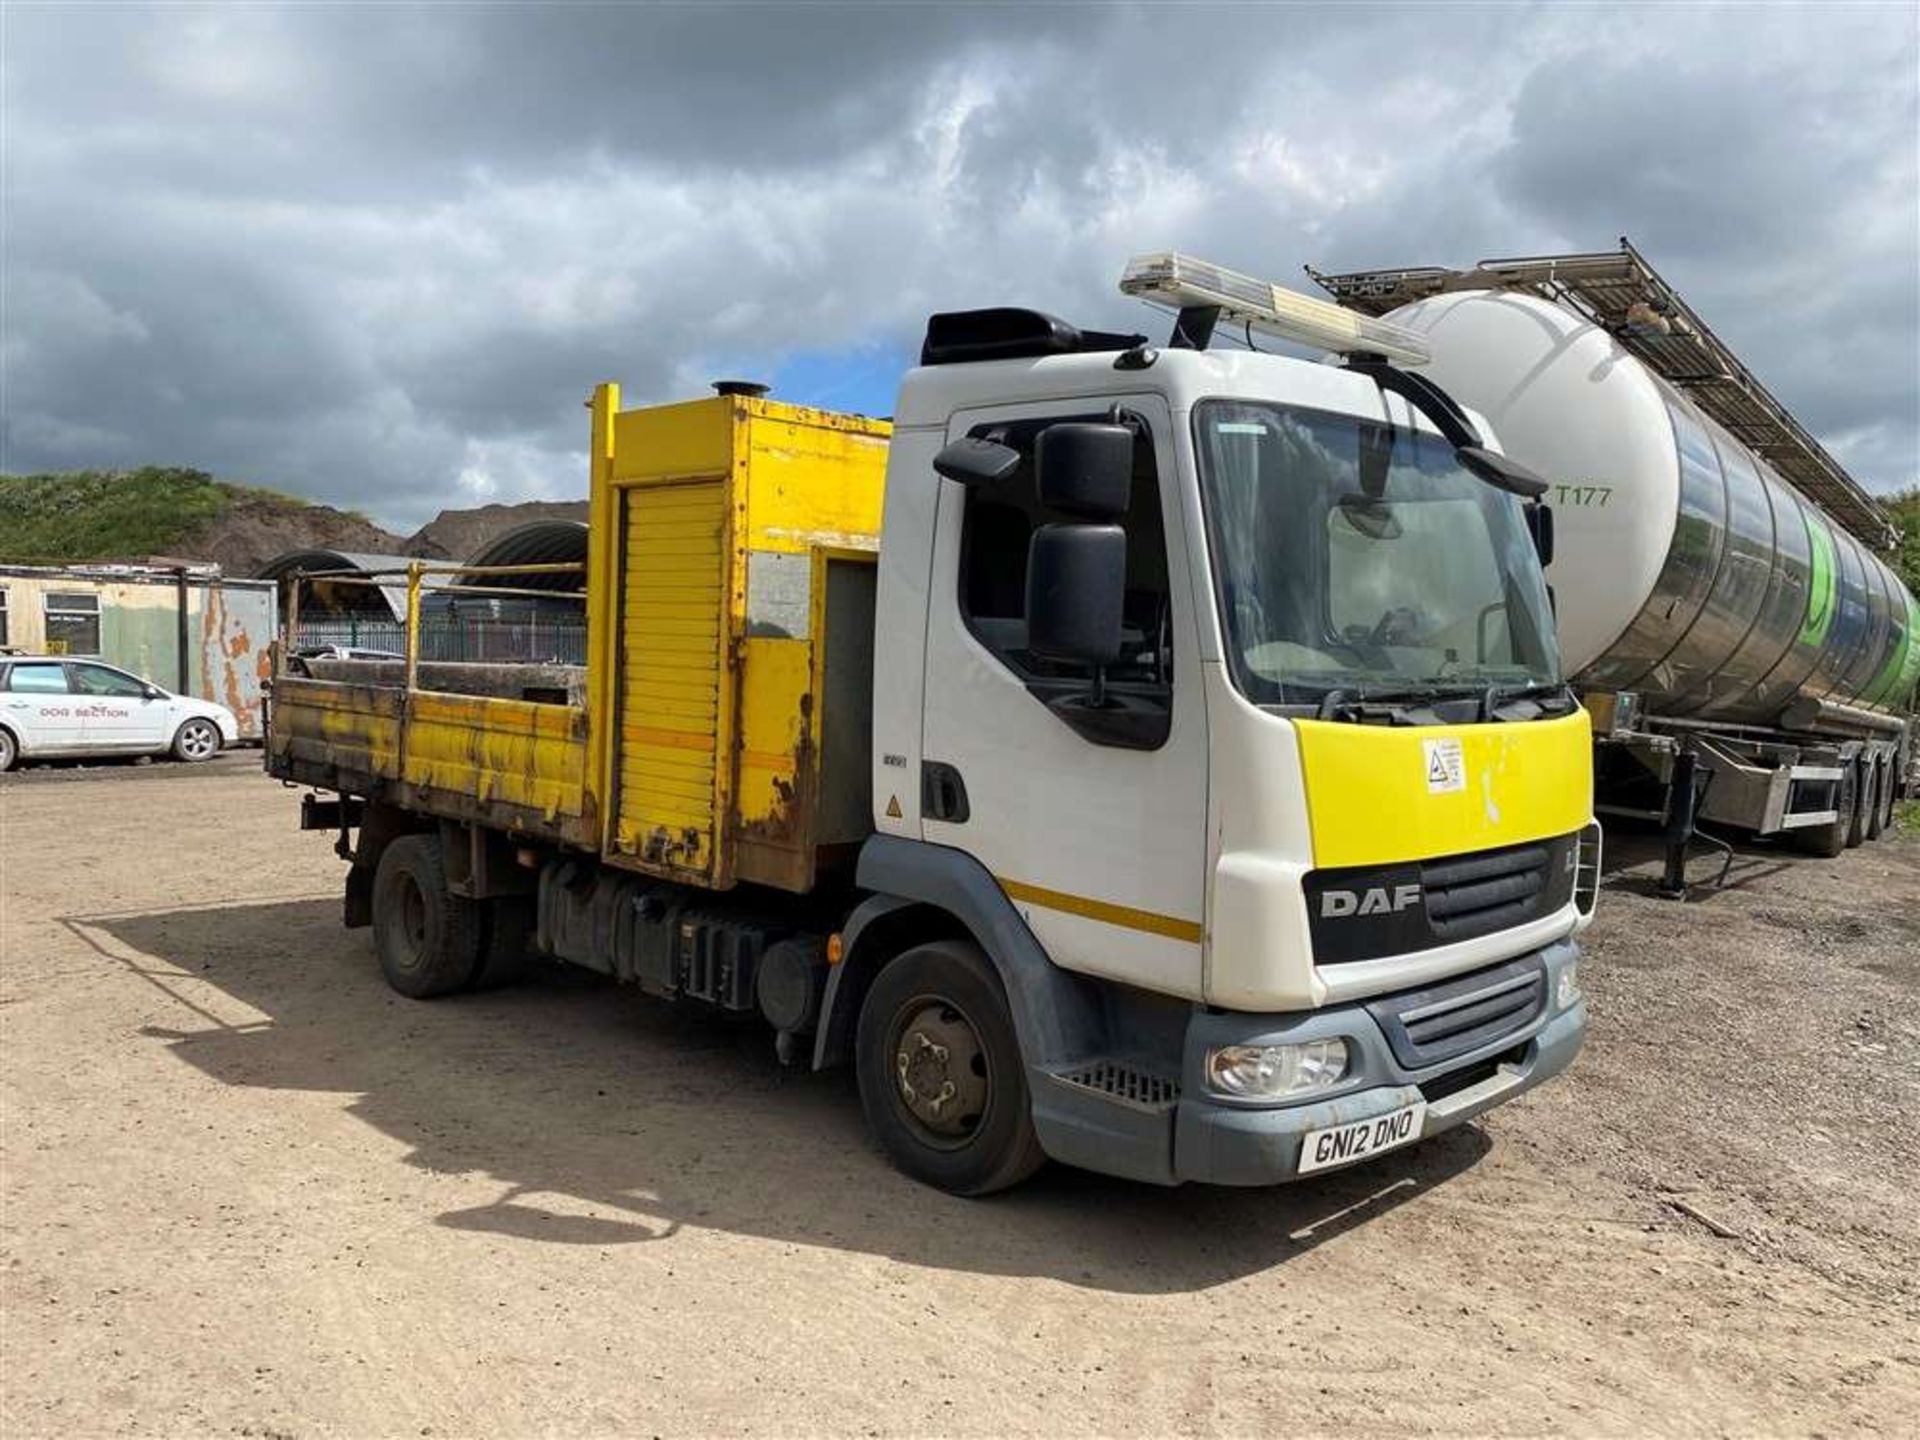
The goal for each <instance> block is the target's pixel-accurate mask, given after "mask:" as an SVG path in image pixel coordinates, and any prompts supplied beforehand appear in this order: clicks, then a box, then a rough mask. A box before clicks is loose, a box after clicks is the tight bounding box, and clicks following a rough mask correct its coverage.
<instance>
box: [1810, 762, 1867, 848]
mask: <svg viewBox="0 0 1920 1440" xmlns="http://www.w3.org/2000/svg"><path fill="white" fill-rule="evenodd" d="M1859 788H1860V787H1859V781H1858V771H1857V769H1856V767H1854V766H1852V765H1847V766H1843V767H1842V768H1841V772H1840V783H1839V784H1838V785H1836V786H1835V787H1834V797H1833V808H1834V810H1835V811H1836V812H1838V813H1837V815H1836V818H1835V819H1834V820H1833V822H1832V823H1831V824H1828V825H1822V826H1820V827H1818V828H1817V829H1809V830H1802V831H1800V832H1799V844H1800V846H1801V847H1802V848H1803V849H1805V850H1806V851H1807V852H1808V853H1809V854H1813V855H1818V856H1819V857H1820V858H1821V859H1823V860H1832V859H1834V858H1835V857H1836V856H1838V855H1839V854H1840V853H1841V852H1842V851H1844V850H1845V849H1846V848H1847V834H1848V832H1849V831H1850V830H1851V829H1852V828H1853V815H1854V811H1855V810H1856V809H1857V808H1858V802H1857V801H1856V799H1855V796H1856V794H1857V792H1858V790H1859Z"/></svg>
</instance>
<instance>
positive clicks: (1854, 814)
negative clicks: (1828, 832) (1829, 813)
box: [1845, 760, 1873, 850]
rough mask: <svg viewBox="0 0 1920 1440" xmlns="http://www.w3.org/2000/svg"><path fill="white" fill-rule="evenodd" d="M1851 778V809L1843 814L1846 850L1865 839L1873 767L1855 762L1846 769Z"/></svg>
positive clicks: (1861, 761) (1858, 761)
mask: <svg viewBox="0 0 1920 1440" xmlns="http://www.w3.org/2000/svg"><path fill="white" fill-rule="evenodd" d="M1847 771H1848V773H1849V774H1850V775H1852V776H1853V807H1852V809H1851V810H1850V811H1848V812H1845V813H1846V814H1847V815H1848V817H1849V818H1848V820H1847V848H1848V849H1849V850H1851V849H1853V847H1854V846H1856V845H1858V844H1859V843H1860V842H1861V841H1862V840H1865V839H1866V838H1867V807H1868V805H1870V804H1871V803H1872V792H1873V774H1872V772H1873V767H1872V766H1871V765H1868V764H1867V763H1866V762H1865V761H1863V760H1855V761H1854V762H1853V764H1851V765H1849V766H1848V767H1847Z"/></svg>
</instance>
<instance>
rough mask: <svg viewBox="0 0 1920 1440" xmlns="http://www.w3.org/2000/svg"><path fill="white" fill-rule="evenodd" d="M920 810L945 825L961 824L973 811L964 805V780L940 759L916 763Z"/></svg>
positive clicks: (965, 800)
mask: <svg viewBox="0 0 1920 1440" xmlns="http://www.w3.org/2000/svg"><path fill="white" fill-rule="evenodd" d="M920 813H921V814H922V815H924V816H925V817H926V818H927V819H929V820H941V821H945V822H946V823H947V824H949V825H964V824H966V823H967V819H968V817H969V816H970V815H971V814H972V813H973V812H972V809H971V807H969V806H968V804H967V782H966V781H964V780H962V779H961V778H960V772H959V771H958V770H956V769H954V768H953V766H951V765H949V764H947V763H946V762H945V761H944V760H923V761H921V762H920Z"/></svg>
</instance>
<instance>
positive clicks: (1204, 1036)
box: [1173, 940, 1587, 1185]
mask: <svg viewBox="0 0 1920 1440" xmlns="http://www.w3.org/2000/svg"><path fill="white" fill-rule="evenodd" d="M1535 954H1536V955H1537V956H1538V958H1539V960H1540V961H1541V962H1542V963H1543V964H1544V965H1545V967H1546V972H1547V978H1546V997H1547V998H1546V1004H1545V1005H1544V1007H1543V1008H1542V1010H1541V1013H1540V1014H1539V1015H1538V1016H1537V1017H1535V1019H1534V1020H1533V1021H1532V1022H1531V1023H1530V1024H1528V1025H1527V1026H1524V1027H1522V1028H1520V1029H1518V1030H1515V1031H1512V1032H1510V1033H1508V1034H1505V1035H1501V1036H1499V1037H1498V1038H1497V1039H1494V1040H1492V1041H1491V1042H1489V1043H1487V1044H1485V1045H1481V1046H1478V1047H1476V1048H1474V1049H1471V1050H1468V1051H1466V1052H1465V1053H1463V1054H1459V1055H1456V1056H1452V1057H1449V1058H1448V1059H1446V1060H1444V1061H1442V1062H1440V1063H1438V1064H1435V1065H1431V1066H1426V1067H1420V1068H1408V1067H1407V1066H1406V1065H1405V1064H1403V1063H1402V1061H1401V1059H1400V1058H1398V1057H1397V1056H1396V1054H1395V1049H1394V1046H1393V1044H1392V1043H1391V1042H1390V1041H1389V1039H1388V1037H1387V1035H1386V1034H1385V1033H1384V1032H1383V1030H1382V1028H1381V1025H1380V1023H1379V1022H1378V1021H1377V1020H1376V1018H1375V1015H1374V1013H1373V1012H1372V1011H1371V1010H1370V1009H1369V1008H1368V1007H1367V1006H1366V1005H1360V1004H1356V1005H1342V1006H1338V1007H1335V1008H1332V1009H1328V1010H1320V1011H1313V1012H1310V1013H1308V1014H1305V1015H1301V1016H1290V1017H1279V1016H1262V1015H1241V1014H1233V1013H1214V1014H1197V1015H1195V1016H1194V1018H1193V1020H1192V1021H1191V1022H1190V1023H1189V1025H1188V1027H1187V1044H1186V1063H1185V1066H1184V1069H1185V1080H1186V1083H1185V1084H1183V1086H1182V1087H1181V1088H1182V1097H1183V1098H1182V1099H1181V1101H1180V1103H1179V1105H1178V1107H1177V1109H1176V1113H1175V1116H1174V1145H1173V1171H1174V1178H1175V1179H1176V1180H1200V1181H1205V1182H1207V1183H1208V1184H1213V1185H1271V1184H1275V1183H1276V1182H1279V1181H1283V1180H1292V1179H1294V1178H1295V1177H1296V1176H1297V1175H1298V1174H1299V1168H1300V1143H1301V1137H1303V1136H1304V1135H1306V1134H1307V1133H1308V1132H1309V1131H1313V1130H1324V1129H1328V1128H1330V1127H1332V1126H1336V1125H1346V1124H1350V1123H1352V1122H1354V1121H1357V1120H1370V1119H1373V1118H1374V1117H1376V1116H1380V1115H1385V1114H1387V1113H1388V1112H1390V1111H1393V1110H1398V1109H1400V1108H1402V1107H1403V1106H1406V1105H1411V1104H1413V1103H1414V1102H1415V1101H1417V1100H1422V1099H1425V1100H1426V1101H1427V1110H1426V1119H1425V1122H1424V1126H1423V1128H1422V1130H1421V1135H1422V1137H1423V1138H1424V1137H1425V1136H1429V1135H1436V1134H1438V1133H1439V1132H1440V1131H1442V1130H1447V1129H1450V1128H1452V1127H1453V1126H1455V1125H1459V1124H1461V1123H1463V1122H1464V1121H1467V1120H1470V1119H1472V1118H1473V1117H1474V1116H1475V1115H1478V1114H1480V1113H1481V1112H1482V1111H1485V1110H1490V1109H1492V1108H1493V1107H1494V1106H1495V1105H1499V1104H1502V1103H1503V1102H1505V1101H1507V1100H1511V1099H1512V1098H1513V1097H1514V1096H1516V1095H1519V1094H1521V1093H1522V1092H1523V1091H1526V1090H1530V1089H1532V1088H1533V1087H1534V1086H1535V1085H1538V1084H1539V1083H1540V1082H1541V1081H1543V1080H1547V1079H1550V1078H1552V1077H1553V1076H1555V1075H1558V1074H1559V1073H1560V1072H1561V1071H1562V1070H1564V1069H1566V1068H1567V1065H1568V1064H1569V1063H1570V1062H1571V1061H1572V1059H1573V1057H1574V1056H1575V1055H1576V1054H1577V1053H1578V1052H1579V1049H1580V1045H1581V1042H1582V1041H1583V1040H1584V1039H1585V1038H1586V1033H1587V1010H1586V1004H1585V1002H1584V1001H1583V1000H1579V999H1576V1000H1574V1002H1573V1003H1572V1004H1571V1005H1570V1006H1567V1007H1566V1008H1564V1009H1562V1008H1560V1007H1559V1006H1558V1005H1557V1004H1556V1002H1555V996H1556V994H1557V992H1558V988H1559V981H1560V976H1561V975H1562V974H1563V973H1564V972H1565V970H1566V968H1567V966H1568V965H1570V964H1572V963H1573V962H1574V961H1575V960H1576V959H1577V958H1578V955H1579V949H1578V947H1577V946H1575V945H1574V944H1573V943H1572V942H1571V941H1565V940H1563V941H1559V942H1556V943H1555V944H1552V945H1549V946H1546V947H1545V948H1544V949H1542V950H1539V951H1537V952H1535ZM1332 1035H1339V1036H1343V1037H1345V1039H1346V1041H1347V1043H1348V1045H1349V1046H1350V1047H1351V1053H1352V1057H1353V1059H1352V1064H1351V1068H1350V1070H1349V1072H1348V1076H1347V1079H1346V1080H1345V1081H1344V1082H1343V1083H1342V1085H1341V1087H1340V1088H1339V1089H1338V1090H1337V1091H1335V1092H1333V1093H1331V1094H1329V1095H1328V1096H1326V1097H1325V1098H1317V1097H1316V1098H1309V1099H1307V1100H1305V1101H1303V1102H1300V1103H1296V1104H1292V1105H1274V1104H1270V1103H1259V1102H1246V1101H1236V1100H1228V1099H1224V1098H1221V1097H1217V1096H1214V1095H1212V1094H1211V1093H1209V1092H1208V1091H1206V1090H1205V1089H1204V1088H1203V1086H1202V1083H1201V1076H1202V1065H1203V1063H1204V1060H1205V1056H1206V1052H1207V1050H1208V1049H1209V1048H1211V1047H1214V1046H1219V1045H1276V1044H1283V1043H1287V1042H1297V1041H1302V1040H1316V1039H1321V1038H1324V1037H1327V1036H1332ZM1463 1075H1466V1076H1476V1075H1477V1078H1470V1079H1468V1081H1467V1083H1465V1084H1462V1083H1461V1079H1462V1077H1463ZM1315 1173H1316V1174H1317V1173H1323V1172H1318V1171H1316V1172H1315Z"/></svg>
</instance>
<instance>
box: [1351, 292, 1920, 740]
mask: <svg viewBox="0 0 1920 1440" xmlns="http://www.w3.org/2000/svg"><path fill="white" fill-rule="evenodd" d="M1387 318H1388V319H1389V320H1391V321H1393V322H1394V323H1396V324H1399V325H1404V326H1407V327H1409V328H1410V329H1414V330H1417V331H1420V332H1421V333H1422V334H1424V335H1425V336H1426V337H1427V340H1428V343H1429V344H1430V345H1431V346H1432V347H1433V359H1432V362H1431V363H1430V364H1429V365H1427V366H1425V367H1423V373H1425V374H1427V375H1429V376H1430V377H1431V378H1432V379H1433V380H1435V381H1436V382H1438V383H1439V384H1440V385H1441V386H1443V387H1444V388H1445V389H1446V390H1447V391H1448V393H1450V394H1451V395H1453V397H1454V398H1455V399H1457V400H1459V401H1460V402H1461V403H1463V404H1465V405H1469V406H1471V407H1472V408H1474V409H1476V410H1478V411H1480V412H1481V413H1482V414H1484V415H1485V416H1486V417H1487V419H1488V420H1489V421H1491V422H1492V425H1493V427H1494V430H1495V432H1496V434H1497V435H1498V436H1499V439H1500V443H1501V445H1502V447H1503V448H1504V449H1505V450H1506V452H1507V453H1508V454H1509V455H1511V456H1513V457H1514V458H1515V459H1517V460H1519V461H1521V462H1522V463H1524V464H1526V465H1528V466H1530V467H1532V468H1533V469H1534V470H1536V471H1538V472H1539V473H1540V474H1541V475H1543V476H1545V477H1546V478H1548V479H1549V480H1552V481H1553V482H1555V489H1554V491H1553V493H1552V494H1551V495H1550V496H1549V497H1548V499H1549V501H1550V502H1551V503H1552V505H1553V508H1554V522H1555V529H1556V532H1557V533H1556V553H1555V556H1554V561H1553V564H1552V566H1551V567H1550V568H1549V570H1548V572H1547V579H1548V582H1549V583H1550V584H1551V585H1552V586H1553V590H1554V597H1555V604H1556V613H1557V616H1558V622H1559V630H1560V646H1561V652H1562V656H1563V658H1564V661H1565V664H1566V668H1567V673H1568V675H1569V676H1570V677H1571V678H1572V679H1573V680H1574V682H1575V684H1576V685H1578V686H1580V687H1582V688H1586V689H1592V690H1634V691H1638V692H1640V693H1641V695H1642V696H1643V697H1644V699H1645V705H1646V709H1647V711H1648V713H1650V714H1654V715H1667V716H1675V717H1691V718H1696V719H1702V720H1719V721H1727V722H1737V723H1746V724H1758V725H1771V724H1773V723H1775V722H1776V721H1777V719H1778V718H1779V716H1780V713H1781V711H1782V710H1784V709H1785V708H1786V707H1787V706H1788V705H1790V704H1792V703H1794V702H1795V701H1800V700H1816V699H1817V700H1827V701H1832V702H1836V703H1841V704H1847V705H1853V706H1858V707H1862V708H1866V709H1872V710H1906V709H1909V708H1911V705H1912V702H1913V694H1914V686H1915V682H1916V680H1920V605H1916V603H1915V601H1914V598H1913V596H1912V595H1911V594H1909V593H1908V592H1907V589H1906V587H1905V586H1904V585H1902V584H1901V583H1900V580H1899V578H1898V577H1897V576H1895V574H1894V573H1893V571H1892V570H1890V569H1889V568H1888V567H1887V566H1886V565H1885V564H1883V563H1882V562H1881V560H1880V559H1879V558H1878V557H1877V556H1876V555H1874V554H1873V552H1872V551H1870V550H1869V549H1868V548H1867V547H1866V546H1864V545H1862V544H1861V543H1860V542H1859V541H1857V540H1855V539H1854V538H1853V536H1851V535H1849V534H1848V533H1847V532H1846V531H1845V530H1843V529H1842V528H1841V527H1840V526H1839V525H1838V524H1837V523H1835V522H1834V521H1832V520H1831V519H1829V518H1828V517H1827V516H1826V514H1825V513H1824V512H1823V511H1821V510H1820V509H1819V507H1818V506H1816V505H1814V504H1813V503H1812V502H1811V501H1809V500H1806V499H1803V498H1802V497H1801V496H1800V495H1799V494H1798V493H1797V492H1796V491H1795V490H1794V489H1793V488H1792V487H1791V486H1790V485H1788V484H1787V483H1786V481H1785V480H1783V479H1781V478H1780V477H1779V476H1778V475H1777V474H1775V473H1774V471H1773V470H1772V469H1771V467H1769V466H1768V464H1767V463H1766V461H1765V460H1764V459H1762V458H1761V457H1760V456H1759V455H1758V454H1756V453H1755V452H1754V451H1753V450H1752V449H1750V448H1749V447H1748V446H1747V445H1745V444H1743V443H1742V442H1741V441H1740V440H1738V439H1736V438H1735V437H1734V436H1733V435H1731V434H1730V433H1728V432H1727V431H1726V430H1725V429H1723V428H1721V427H1720V426H1719V425H1717V424H1715V423H1714V422H1713V421H1712V420H1710V419H1709V418H1707V416H1706V415H1704V414H1703V413H1701V411H1700V410H1699V409H1698V408H1697V407H1696V406H1695V405H1694V404H1693V403H1692V402H1691V401H1689V400H1688V399H1687V398H1686V397H1685V396H1684V395H1683V394H1681V393H1680V392H1679V391H1678V390H1677V389H1675V388H1674V387H1673V386H1672V385H1670V384H1668V383H1667V382H1666V381H1665V380H1664V379H1662V378H1660V377H1659V376H1657V375H1655V374H1654V373H1653V372H1652V371H1651V370H1649V369H1648V368H1647V367H1646V366H1645V365H1643V364H1642V363H1641V362H1640V361H1639V360H1637V359H1635V358H1634V357H1633V356H1632V355H1630V354H1628V353H1627V351H1626V350H1624V349H1623V348H1622V347H1621V346H1620V345H1619V344H1618V343H1617V342H1616V341H1615V340H1614V338H1613V337H1612V336H1611V335H1609V334H1608V333H1607V332H1606V331H1605V330H1603V329H1601V328H1600V327H1598V326H1596V325H1594V324H1592V323H1591V322H1589V321H1587V320H1585V319H1584V318H1582V317H1581V316H1579V315H1576V314H1574V313H1573V312H1572V311H1570V310H1567V309H1564V308H1562V307H1561V306H1558V305H1555V304H1553V303H1551V302H1550V301H1547V300H1543V299H1540V298H1538V297H1536V296H1532V295H1519V294H1512V293H1507V292H1500V291H1487V290H1469V291H1460V292H1455V293H1452V294H1446V295H1438V296H1435V297H1433V298H1431V299H1427V300H1420V301H1416V302H1415V303H1413V304H1410V305H1404V306H1402V307H1400V308H1399V309H1398V310H1395V311H1393V312H1392V313H1391V314H1390V315H1389V316H1387Z"/></svg>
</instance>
